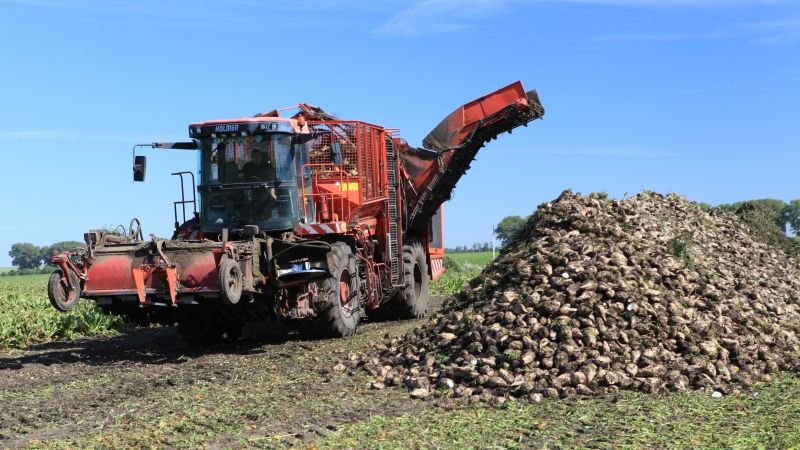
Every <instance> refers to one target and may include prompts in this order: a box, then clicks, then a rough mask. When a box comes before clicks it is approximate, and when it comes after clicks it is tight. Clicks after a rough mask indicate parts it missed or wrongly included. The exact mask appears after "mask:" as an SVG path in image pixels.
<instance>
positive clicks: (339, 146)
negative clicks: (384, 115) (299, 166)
mask: <svg viewBox="0 0 800 450" xmlns="http://www.w3.org/2000/svg"><path fill="white" fill-rule="evenodd" d="M310 125H311V127H312V129H313V132H314V133H315V134H316V138H315V139H314V140H313V141H311V154H310V161H309V162H310V164H311V170H312V174H313V175H317V174H318V175H319V177H318V178H320V179H324V178H337V177H338V176H339V175H337V173H336V172H343V173H344V174H346V175H347V176H349V177H356V178H358V181H359V192H360V194H361V201H362V202H364V201H369V200H372V199H375V198H379V197H381V196H382V195H384V186H383V177H382V176H381V175H382V174H381V169H382V167H381V164H380V162H381V158H382V155H381V149H382V146H381V140H382V139H383V135H384V131H383V129H382V128H380V127H376V126H373V125H369V124H365V123H362V122H343V121H326V122H311V123H310Z"/></svg>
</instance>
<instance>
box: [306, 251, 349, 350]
mask: <svg viewBox="0 0 800 450" xmlns="http://www.w3.org/2000/svg"><path fill="white" fill-rule="evenodd" d="M330 261H331V265H330V267H329V270H330V272H331V274H332V275H331V276H330V277H328V278H326V279H325V280H323V281H321V282H318V283H317V288H318V292H319V297H320V300H319V303H318V304H321V305H322V306H321V308H319V312H318V313H317V317H315V318H314V319H311V320H310V321H309V322H308V323H307V324H306V326H305V327H304V333H303V334H305V335H307V336H309V337H317V338H321V337H347V336H352V335H353V334H355V332H356V328H358V322H359V320H360V319H361V314H360V309H361V301H360V293H359V288H360V282H359V279H358V265H357V264H356V257H355V255H354V254H353V251H352V249H351V248H350V246H349V245H347V244H345V243H344V242H335V243H334V244H333V245H331V258H330Z"/></svg>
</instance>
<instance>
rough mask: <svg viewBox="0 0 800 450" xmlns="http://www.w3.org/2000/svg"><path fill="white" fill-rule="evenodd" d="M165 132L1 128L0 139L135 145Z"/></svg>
mask: <svg viewBox="0 0 800 450" xmlns="http://www.w3.org/2000/svg"><path fill="white" fill-rule="evenodd" d="M164 135H165V134H158V133H155V134H152V135H147V136H146V135H144V134H141V133H120V132H112V131H63V130H0V141H4V140H6V141H10V140H34V141H49V140H52V141H63V140H85V141H109V142H127V143H130V144H131V146H133V144H134V143H136V142H152V140H153V137H154V136H156V137H160V136H164Z"/></svg>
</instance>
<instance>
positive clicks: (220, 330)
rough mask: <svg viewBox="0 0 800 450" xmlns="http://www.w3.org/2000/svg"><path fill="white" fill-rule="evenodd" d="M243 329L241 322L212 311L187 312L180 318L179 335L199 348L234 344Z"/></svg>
mask: <svg viewBox="0 0 800 450" xmlns="http://www.w3.org/2000/svg"><path fill="white" fill-rule="evenodd" d="M243 327H244V324H243V323H242V322H241V321H240V320H237V319H232V318H225V317H221V316H220V315H219V314H218V313H215V312H214V311H211V310H201V311H191V312H185V313H183V314H180V315H179V317H178V334H180V335H181V337H182V338H183V340H184V341H186V343H187V344H189V345H192V346H197V347H204V346H209V345H216V344H233V343H234V342H236V341H237V340H239V338H240V337H241V336H242V328H243Z"/></svg>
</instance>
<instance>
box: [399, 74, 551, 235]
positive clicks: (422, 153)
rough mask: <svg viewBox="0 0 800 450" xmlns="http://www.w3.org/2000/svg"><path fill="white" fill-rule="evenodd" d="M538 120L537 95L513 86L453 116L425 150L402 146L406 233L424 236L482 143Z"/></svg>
mask: <svg viewBox="0 0 800 450" xmlns="http://www.w3.org/2000/svg"><path fill="white" fill-rule="evenodd" d="M542 116H544V108H543V107H542V104H541V103H540V101H539V96H538V95H537V93H536V91H529V92H527V93H526V92H525V90H524V89H523V87H522V83H520V82H519V81H518V82H516V83H513V84H511V85H509V86H506V87H504V88H502V89H499V90H497V91H495V92H493V93H491V94H489V95H486V96H484V97H481V98H479V99H477V100H474V101H472V102H470V103H467V104H466V105H464V106H462V107H460V108H458V109H457V110H455V111H454V112H453V113H451V114H450V115H449V116H447V117H446V118H445V119H444V120H443V121H442V122H441V123H440V124H439V125H437V126H436V128H434V129H433V131H431V132H430V133H429V134H428V136H426V137H425V139H424V140H423V141H422V145H423V147H424V148H422V149H417V148H412V147H410V146H408V145H407V144H405V145H402V144H401V146H400V158H401V164H402V165H403V170H404V171H405V172H406V173H407V174H408V179H409V188H408V189H406V195H407V199H408V205H407V211H408V223H407V228H406V233H407V234H410V235H422V234H424V233H425V230H426V228H427V226H428V222H429V221H430V218H431V217H433V215H434V214H435V213H436V211H437V210H438V209H439V206H440V205H441V204H442V203H443V202H445V201H446V200H449V199H450V196H451V194H452V191H453V188H454V187H455V185H456V183H458V180H459V179H460V178H461V176H462V175H464V173H465V172H466V171H467V169H469V164H470V163H471V162H472V160H473V159H474V158H475V155H476V154H477V153H478V150H480V149H481V148H482V147H483V146H484V145H485V144H486V143H487V142H489V141H490V140H492V139H495V138H496V137H497V136H498V135H499V134H501V133H504V132H506V131H508V132H509V133H510V132H511V130H513V129H514V128H516V127H518V126H520V125H523V126H527V124H528V123H529V122H531V121H532V120H535V119H540V118H542ZM403 144H404V143H403Z"/></svg>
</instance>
